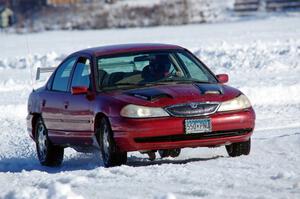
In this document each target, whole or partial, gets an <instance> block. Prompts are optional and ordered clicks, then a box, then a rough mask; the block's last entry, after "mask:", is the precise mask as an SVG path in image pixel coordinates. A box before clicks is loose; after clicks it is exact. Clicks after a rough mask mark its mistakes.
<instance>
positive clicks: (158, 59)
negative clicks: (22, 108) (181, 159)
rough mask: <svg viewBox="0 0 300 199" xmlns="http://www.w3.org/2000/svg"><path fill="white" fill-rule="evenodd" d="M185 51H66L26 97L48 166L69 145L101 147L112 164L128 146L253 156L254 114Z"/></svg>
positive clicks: (158, 47) (150, 47)
mask: <svg viewBox="0 0 300 199" xmlns="http://www.w3.org/2000/svg"><path fill="white" fill-rule="evenodd" d="M227 81H228V76H227V75H226V74H221V75H214V74H213V73H212V72H211V71H210V70H209V69H208V68H207V67H206V66H205V65H204V64H203V63H202V62H201V61H200V60H199V59H198V58H197V57H195V56H194V55H193V54H192V53H191V52H189V51H188V50H187V49H185V48H182V47H180V46H175V45H166V44H128V45H114V46H105V47H98V48H91V49H86V50H81V51H79V52H76V53H73V54H71V55H70V56H68V57H67V58H66V59H65V60H64V61H63V62H62V63H61V64H60V65H59V66H58V67H57V68H56V69H55V71H54V72H53V74H52V75H51V77H50V78H49V80H48V82H47V83H46V85H45V86H43V87H41V88H39V89H37V90H34V91H33V92H32V93H31V94H30V97H29V100H28V116H27V125H28V132H29V134H30V136H31V138H32V139H33V140H34V141H35V142H36V149H37V154H38V158H39V161H40V163H41V164H42V165H46V166H58V165H60V164H61V163H62V160H63V155H64V148H65V147H72V148H74V149H75V150H77V151H89V150H90V149H92V148H95V147H96V148H98V149H100V152H101V155H102V159H103V163H104V165H105V166H106V167H109V166H116V165H121V164H125V163H126V161H127V152H129V151H140V152H142V153H148V155H149V158H150V159H154V158H155V152H157V151H158V152H159V154H160V156H161V157H162V158H163V157H168V156H172V157H176V156H178V155H179V153H180V149H181V148H185V147H217V146H224V145H225V146H226V149H227V152H228V154H229V156H232V157H234V156H240V155H248V154H249V152H250V144H251V139H250V137H251V135H252V132H253V129H254V124H255V113H254V110H253V108H252V107H251V104H250V102H249V100H248V99H247V97H246V96H245V95H244V94H243V93H242V92H241V91H239V90H237V89H235V88H232V87H229V86H227V85H224V83H226V82H227Z"/></svg>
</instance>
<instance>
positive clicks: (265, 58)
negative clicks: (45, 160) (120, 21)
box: [0, 16, 300, 199]
mask: <svg viewBox="0 0 300 199" xmlns="http://www.w3.org/2000/svg"><path fill="white" fill-rule="evenodd" d="M299 35H300V18H299V17H282V16H281V17H272V18H268V19H260V20H251V21H239V22H234V23H220V24H210V25H209V24H207V25H188V26H177V27H156V28H144V29H123V30H101V31H82V32H81V31H74V32H68V31H58V32H44V33H38V34H29V35H7V34H4V33H1V34H0V43H1V54H0V95H1V98H0V130H1V131H0V138H1V144H0V198H5V199H14V198H18V199H19V198H21V199H35V198H39V199H40V198H41V199H43V198H50V199H56V198H62V199H71V198H72V199H81V198H86V199H90V198H143V199H144V198H151V199H152V198H153V199H175V198H292V199H296V198H300V120H299V118H300V78H299V77H300V37H299ZM132 42H160V43H172V44H179V45H182V46H185V47H187V48H188V49H190V50H191V51H193V52H194V53H195V54H196V55H197V56H198V57H199V58H200V59H202V60H203V61H204V62H205V63H206V64H207V65H208V66H209V67H210V68H211V69H212V70H213V71H214V72H215V73H228V74H229V76H230V82H229V84H230V85H231V86H234V87H237V88H239V89H241V91H242V92H244V93H245V94H246V95H247V96H248V97H249V98H250V100H251V102H252V104H253V106H254V109H255V111H256V114H257V122H256V129H255V131H254V134H253V137H252V150H251V154H250V155H249V156H241V157H237V158H230V157H228V155H227V154H226V151H225V148H224V147H221V148H212V149H208V148H196V149H184V150H183V151H182V154H181V155H180V156H179V157H178V158H169V159H163V160H161V159H157V160H156V161H154V162H150V161H148V159H147V157H146V156H144V155H141V154H139V153H130V154H129V161H128V164H127V165H124V166H120V167H115V168H104V167H103V164H102V161H101V159H100V157H99V155H98V154H97V153H95V154H81V153H77V152H75V151H73V150H71V149H67V150H66V154H65V157H64V162H63V165H62V166H61V167H59V168H46V167H42V166H40V165H39V163H38V161H37V158H36V153H35V147H34V143H33V142H32V140H31V139H30V138H29V136H28V135H27V132H26V123H25V117H26V103H27V97H28V95H29V93H30V91H31V90H32V86H35V85H36V84H37V82H35V81H34V80H33V79H34V75H35V69H36V68H37V67H48V66H55V65H57V64H58V63H59V62H60V61H61V60H62V59H63V58H64V57H65V56H66V55H67V54H68V53H71V52H73V51H76V50H79V49H82V48H86V47H91V46H99V45H105V44H115V43H132Z"/></svg>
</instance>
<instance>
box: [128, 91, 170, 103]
mask: <svg viewBox="0 0 300 199" xmlns="http://www.w3.org/2000/svg"><path fill="white" fill-rule="evenodd" d="M125 94H127V95H130V96H133V97H137V98H140V99H143V100H147V101H155V100H158V99H160V98H165V97H168V98H173V97H172V96H171V95H169V94H167V93H164V92H162V91H160V90H157V89H142V90H131V91H128V92H125Z"/></svg>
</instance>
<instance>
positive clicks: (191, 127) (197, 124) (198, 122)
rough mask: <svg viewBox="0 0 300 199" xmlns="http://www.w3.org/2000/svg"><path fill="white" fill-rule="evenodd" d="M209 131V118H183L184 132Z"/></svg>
mask: <svg viewBox="0 0 300 199" xmlns="http://www.w3.org/2000/svg"><path fill="white" fill-rule="evenodd" d="M205 132H211V121H210V119H209V118H208V119H191V120H185V133H186V134H192V133H205Z"/></svg>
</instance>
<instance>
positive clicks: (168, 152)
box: [158, 149, 181, 158]
mask: <svg viewBox="0 0 300 199" xmlns="http://www.w3.org/2000/svg"><path fill="white" fill-rule="evenodd" d="M180 152H181V149H161V150H158V153H159V155H160V157H161V158H166V157H169V156H170V157H172V158H175V157H178V156H179V155H180Z"/></svg>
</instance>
